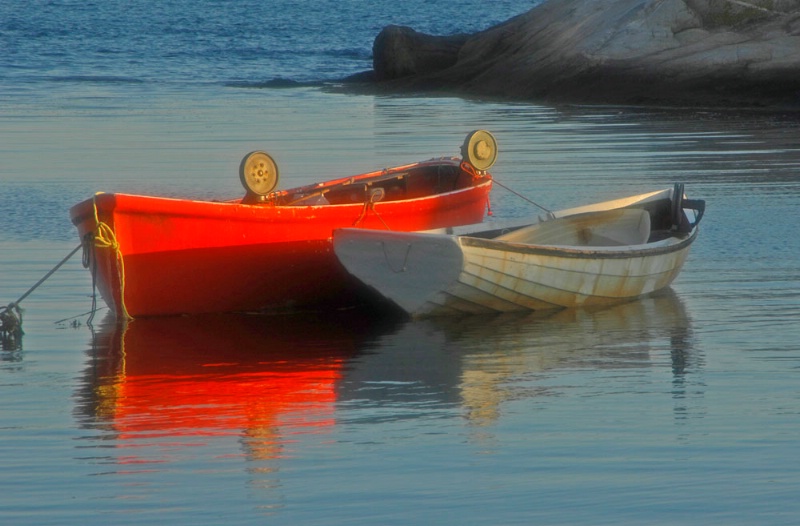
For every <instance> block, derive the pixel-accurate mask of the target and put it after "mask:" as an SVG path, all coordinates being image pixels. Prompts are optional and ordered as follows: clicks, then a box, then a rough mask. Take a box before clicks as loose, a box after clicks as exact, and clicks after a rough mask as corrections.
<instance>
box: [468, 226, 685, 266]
mask: <svg viewBox="0 0 800 526" xmlns="http://www.w3.org/2000/svg"><path fill="white" fill-rule="evenodd" d="M697 234H698V229H697V227H694V228H693V229H692V231H691V232H689V233H688V234H684V235H683V236H682V238H681V237H679V236H678V235H673V236H670V237H669V238H667V239H666V240H661V241H657V242H655V243H643V244H640V245H620V246H615V247H587V248H581V247H578V246H570V245H564V246H559V245H530V244H524V243H513V242H509V241H497V240H494V239H486V238H480V237H472V236H454V237H456V238H458V241H459V243H461V245H462V246H467V247H475V248H483V249H488V250H494V251H498V252H514V253H517V254H526V255H528V254H530V255H540V256H554V257H565V258H575V259H581V258H582V259H630V258H637V257H648V256H659V255H664V254H671V253H673V252H678V251H680V250H683V249H684V248H687V247H689V246H690V245H691V244H692V243H693V242H694V240H695V238H696V237H697ZM673 240H677V242H674V241H673Z"/></svg>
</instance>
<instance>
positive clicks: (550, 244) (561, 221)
mask: <svg viewBox="0 0 800 526" xmlns="http://www.w3.org/2000/svg"><path fill="white" fill-rule="evenodd" d="M704 210H705V202H704V201H702V200H689V199H686V196H685V195H684V191H683V185H682V184H677V185H675V187H674V188H670V189H665V190H661V191H656V192H651V193H647V194H641V195H635V196H631V197H627V198H623V199H616V200H613V201H606V202H602V203H596V204H592V205H587V206H582V207H577V208H570V209H566V210H561V211H557V212H551V213H549V214H548V216H547V217H544V218H539V219H537V220H536V221H533V222H529V223H528V224H524V225H518V226H514V227H508V228H499V229H498V228H495V229H493V230H484V231H474V232H465V233H462V232H459V233H457V234H456V233H440V232H391V231H381V230H366V229H358V228H343V229H339V230H336V231H335V232H334V238H333V245H334V251H335V253H336V256H337V257H338V258H339V261H340V262H341V263H342V264H343V265H344V267H345V268H346V269H347V271H348V272H349V273H350V274H352V275H353V276H355V277H356V278H357V279H358V280H360V281H361V282H363V283H364V284H366V285H367V286H369V287H371V288H373V289H375V290H376V291H377V292H378V293H380V294H381V295H382V296H384V297H386V298H387V299H389V300H390V301H392V302H394V303H395V304H397V305H398V306H399V307H400V308H402V309H403V310H404V311H406V312H407V313H408V314H410V315H411V316H412V317H426V316H439V315H453V314H481V313H497V312H510V311H520V310H545V309H558V308H571V307H582V306H589V305H599V304H608V303H616V302H620V301H625V300H629V299H632V298H636V297H639V296H643V295H646V294H650V293H652V292H655V291H657V290H660V289H663V288H664V287H667V286H668V285H669V284H670V283H672V281H673V280H674V279H675V278H676V276H677V275H678V273H679V272H680V270H681V267H682V266H683V264H684V261H685V260H686V257H687V256H688V254H689V248H690V246H691V245H692V242H694V240H695V238H696V237H697V233H698V227H697V225H698V223H699V222H700V219H701V218H702V215H703V212H704ZM486 226H487V225H483V227H484V228H486Z"/></svg>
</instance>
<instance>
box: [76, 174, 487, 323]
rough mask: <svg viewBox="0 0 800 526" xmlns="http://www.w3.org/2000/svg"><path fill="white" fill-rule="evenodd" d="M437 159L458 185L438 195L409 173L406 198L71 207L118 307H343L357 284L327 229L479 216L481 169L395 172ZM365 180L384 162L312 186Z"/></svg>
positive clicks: (132, 201) (128, 199) (412, 226)
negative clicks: (453, 174) (454, 174)
mask: <svg viewBox="0 0 800 526" xmlns="http://www.w3.org/2000/svg"><path fill="white" fill-rule="evenodd" d="M439 166H448V167H450V169H451V171H452V169H453V166H455V167H458V168H457V169H458V170H461V171H462V173H460V174H459V175H458V179H459V181H460V183H459V186H460V187H459V188H458V189H455V190H452V191H447V192H444V193H436V192H434V191H433V190H425V189H424V188H422V187H421V186H422V183H419V182H417V183H413V181H412V180H409V181H411V184H408V185H407V186H408V187H409V188H413V194H411V193H407V194H405V198H404V197H401V198H395V199H394V200H391V199H392V198H389V199H387V200H383V201H379V202H366V203H365V202H364V201H363V200H362V201H357V202H352V203H341V204H321V205H312V206H303V205H300V206H298V205H291V206H289V205H283V204H274V203H263V204H262V203H259V204H243V203H242V202H241V201H235V202H209V201H192V200H181V199H169V198H161V197H149V196H136V195H127V194H103V193H101V194H97V195H95V196H94V197H93V198H91V199H88V200H86V201H83V202H82V203H79V204H77V205H75V206H74V207H73V208H72V209H71V211H70V215H71V217H72V222H73V223H74V224H75V225H76V227H77V229H78V232H79V234H80V236H81V238H82V239H91V240H93V245H94V248H93V256H92V257H90V258H89V259H90V266H91V270H92V272H93V273H94V275H95V283H96V286H97V288H98V290H99V292H100V294H101V296H102V297H103V299H104V300H105V302H106V303H107V304H108V305H109V307H110V308H111V309H112V310H113V311H114V313H115V314H116V315H117V316H119V317H141V316H159V315H172V314H198V313H208V312H234V311H264V310H285V309H297V308H302V307H307V306H320V305H336V306H343V305H346V304H348V303H350V302H352V301H353V300H354V298H355V297H357V294H358V289H359V286H358V285H357V284H356V283H355V282H354V281H353V280H352V278H350V277H349V276H348V274H347V273H346V272H345V271H344V269H343V268H342V267H341V265H340V263H339V262H338V260H337V259H336V257H335V255H334V253H333V249H332V245H331V237H332V234H333V230H334V229H336V228H342V227H351V226H359V227H361V228H374V229H390V230H399V231H412V230H427V229H433V228H443V227H447V226H455V225H462V224H469V223H478V222H481V221H482V220H483V217H484V214H485V212H486V209H487V205H488V194H489V191H490V189H491V184H492V181H491V176H489V175H488V174H476V173H471V174H470V173H469V172H468V171H466V172H464V168H463V167H459V164H458V162H457V161H456V160H450V159H447V160H439V161H436V162H434V161H429V162H428V163H418V164H416V165H409V166H406V167H401V168H398V169H396V170H402V171H403V175H407V174H408V173H410V172H413V170H415V169H419V168H424V169H428V170H430V169H431V168H437V167H439ZM390 175H391V174H390ZM371 180H375V181H378V180H386V172H385V171H384V172H380V173H374V174H365V175H362V176H356V177H354V178H350V179H349V180H347V183H346V184H345V186H342V182H341V181H342V180H338V181H332V182H330V183H323V184H321V185H316V186H315V187H314V188H321V187H326V185H332V186H330V188H338V189H342V188H345V187H346V188H352V189H357V188H360V187H362V186H363V187H365V188H366V187H367V186H369V184H371V183H369V181H371ZM354 181H355V183H358V184H352V183H353V182H354ZM361 183H364V184H361ZM310 188H311V187H305V188H304V189H302V190H303V191H304V192H308V191H309V189H310ZM393 190H394V188H391V189H389V188H388V187H387V194H388V192H389V191H393ZM287 193H291V191H284V192H282V193H281V194H282V195H286V194H287ZM333 194H334V190H332V191H331V192H330V194H329V195H333ZM298 195H300V194H298ZM303 195H305V193H304V194H303ZM412 195H413V196H412ZM409 196H412V197H409Z"/></svg>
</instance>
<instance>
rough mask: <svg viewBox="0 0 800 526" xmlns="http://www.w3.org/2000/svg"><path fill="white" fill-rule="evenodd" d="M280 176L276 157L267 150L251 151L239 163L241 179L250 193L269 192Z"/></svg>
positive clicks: (264, 193) (262, 194) (260, 194)
mask: <svg viewBox="0 0 800 526" xmlns="http://www.w3.org/2000/svg"><path fill="white" fill-rule="evenodd" d="M279 177H280V175H279V173H278V165H277V164H276V163H275V159H273V158H272V157H270V155H269V154H268V153H266V152H262V151H255V152H250V153H248V154H247V155H245V156H244V158H243V159H242V162H241V164H240V165H239V179H240V180H241V181H242V186H244V188H245V190H247V191H248V193H250V194H255V195H259V196H264V195H267V194H269V193H270V192H271V191H272V190H273V189H274V188H275V187H276V186H277V185H278V179H279Z"/></svg>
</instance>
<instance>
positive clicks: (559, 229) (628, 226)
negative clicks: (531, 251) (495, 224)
mask: <svg viewBox="0 0 800 526" xmlns="http://www.w3.org/2000/svg"><path fill="white" fill-rule="evenodd" d="M649 238H650V214H649V213H648V212H647V211H645V210H642V209H617V210H605V211H601V212H587V213H585V214H577V215H574V216H567V217H561V218H557V219H550V220H547V221H542V222H540V223H536V224H534V225H531V226H527V227H525V228H520V229H519V230H514V231H513V232H509V233H508V234H504V235H502V236H499V237H497V238H496V239H497V240H500V241H507V242H511V243H522V244H527V245H549V246H570V247H608V246H625V245H642V244H644V243H647V240H648V239H649Z"/></svg>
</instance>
